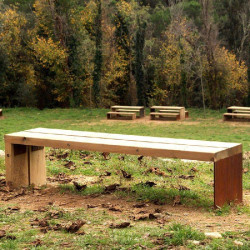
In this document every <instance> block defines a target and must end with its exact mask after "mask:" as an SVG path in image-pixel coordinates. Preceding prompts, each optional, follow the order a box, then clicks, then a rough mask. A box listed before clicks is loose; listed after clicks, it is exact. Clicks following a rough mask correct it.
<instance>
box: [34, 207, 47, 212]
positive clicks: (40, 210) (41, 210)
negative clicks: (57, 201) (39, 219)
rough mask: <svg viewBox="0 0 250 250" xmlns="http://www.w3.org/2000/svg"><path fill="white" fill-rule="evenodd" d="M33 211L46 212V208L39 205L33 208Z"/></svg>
mask: <svg viewBox="0 0 250 250" xmlns="http://www.w3.org/2000/svg"><path fill="white" fill-rule="evenodd" d="M33 211H37V212H46V211H48V208H46V207H39V208H35V209H33Z"/></svg>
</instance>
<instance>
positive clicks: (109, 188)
mask: <svg viewBox="0 0 250 250" xmlns="http://www.w3.org/2000/svg"><path fill="white" fill-rule="evenodd" d="M119 186H120V184H112V185H109V186H106V187H105V192H114V191H115V190H116V189H117V187H119Z"/></svg>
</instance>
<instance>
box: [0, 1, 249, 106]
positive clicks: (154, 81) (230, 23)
mask: <svg viewBox="0 0 250 250" xmlns="http://www.w3.org/2000/svg"><path fill="white" fill-rule="evenodd" d="M249 40H250V2H249V1H248V0H220V1H215V0H70V1H68V0H0V106H2V107H17V106H28V107H38V108H40V109H43V108H53V107H63V108H68V107H104V108H106V107H109V106H110V105H113V104H121V105H144V106H150V105H183V106H185V107H203V106H206V107H209V108H212V109H220V108H223V107H225V106H227V105H250V82H249V79H250V71H249V65H250V53H249V52H250V51H249V49H250V43H249Z"/></svg>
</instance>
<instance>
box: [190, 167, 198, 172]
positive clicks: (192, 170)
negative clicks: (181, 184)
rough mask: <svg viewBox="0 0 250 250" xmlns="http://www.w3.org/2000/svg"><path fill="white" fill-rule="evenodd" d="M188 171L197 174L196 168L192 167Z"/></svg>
mask: <svg viewBox="0 0 250 250" xmlns="http://www.w3.org/2000/svg"><path fill="white" fill-rule="evenodd" d="M190 171H191V172H198V169H197V168H196V167H192V168H191V169H190Z"/></svg>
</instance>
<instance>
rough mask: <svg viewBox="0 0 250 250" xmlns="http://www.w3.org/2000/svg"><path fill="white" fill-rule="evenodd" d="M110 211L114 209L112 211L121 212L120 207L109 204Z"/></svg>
mask: <svg viewBox="0 0 250 250" xmlns="http://www.w3.org/2000/svg"><path fill="white" fill-rule="evenodd" d="M109 210H110V211H114V212H122V210H121V208H119V207H117V206H111V207H110V208H109Z"/></svg>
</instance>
